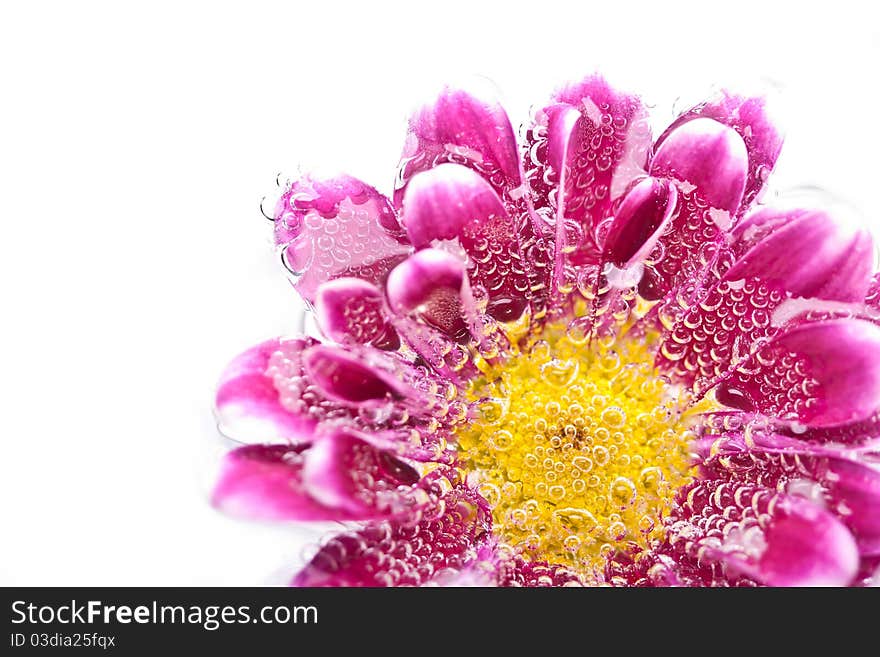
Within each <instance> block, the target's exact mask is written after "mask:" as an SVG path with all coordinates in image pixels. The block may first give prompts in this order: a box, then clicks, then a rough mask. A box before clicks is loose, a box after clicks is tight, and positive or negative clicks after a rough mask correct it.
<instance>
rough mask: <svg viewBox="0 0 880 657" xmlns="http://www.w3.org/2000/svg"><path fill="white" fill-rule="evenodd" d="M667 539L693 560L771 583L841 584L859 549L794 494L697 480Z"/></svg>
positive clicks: (824, 514)
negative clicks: (713, 564)
mask: <svg viewBox="0 0 880 657" xmlns="http://www.w3.org/2000/svg"><path fill="white" fill-rule="evenodd" d="M682 499H683V503H682V505H681V508H680V510H679V511H678V514H679V515H678V516H676V517H674V518H673V519H672V522H671V523H670V524H669V526H668V539H669V541H670V543H672V544H673V545H678V546H680V547H681V548H683V549H684V551H685V552H686V553H688V554H690V555H691V556H692V557H696V558H698V559H700V560H710V561H720V562H722V563H723V564H724V565H725V566H726V567H727V568H728V570H729V571H731V572H732V574H734V575H736V574H744V575H746V576H747V577H750V578H753V579H755V580H757V581H759V582H761V583H763V584H766V585H768V586H846V585H848V584H850V583H851V582H852V581H853V578H854V577H855V575H856V572H857V570H858V566H859V554H858V548H857V547H856V544H855V541H854V539H853V537H852V534H851V533H850V532H849V530H848V529H847V528H846V527H845V526H844V525H843V524H842V523H841V522H840V521H839V520H837V518H835V517H834V516H833V515H831V514H830V513H828V512H827V511H825V510H823V509H822V508H821V507H819V506H817V505H816V504H813V503H812V502H810V501H808V500H806V499H804V498H801V497H797V496H791V495H785V494H781V493H777V492H775V491H773V490H770V489H766V488H761V487H758V486H753V485H750V484H742V483H739V482H730V483H728V482H706V481H703V482H698V483H697V484H695V485H694V486H693V487H692V488H691V489H690V490H689V491H687V493H686V494H683V495H682Z"/></svg>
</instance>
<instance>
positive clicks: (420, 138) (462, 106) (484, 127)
mask: <svg viewBox="0 0 880 657" xmlns="http://www.w3.org/2000/svg"><path fill="white" fill-rule="evenodd" d="M482 95H483V96H486V94H482ZM443 162H454V163H457V164H462V165H464V166H467V167H470V168H472V169H474V170H475V171H477V172H479V173H480V174H481V175H482V176H483V177H485V179H486V180H487V181H489V182H490V183H491V185H492V186H493V187H494V189H495V191H497V192H498V193H499V194H502V195H503V194H504V192H505V191H506V190H511V189H514V188H517V187H519V186H520V185H521V176H520V169H519V150H518V148H517V144H516V136H515V134H514V131H513V127H512V126H511V124H510V120H509V119H508V118H507V113H506V112H505V111H504V108H503V107H501V105H500V104H499V103H498V102H497V100H496V99H494V98H489V97H478V96H477V95H475V94H472V93H469V92H467V91H464V90H462V89H454V88H451V87H446V88H445V89H443V91H442V92H441V93H440V94H439V95H438V97H437V98H436V100H435V101H434V102H433V104H430V105H427V106H425V107H423V108H421V109H420V110H419V111H417V112H416V113H415V114H413V116H412V117H411V118H410V121H409V137H408V139H407V142H406V147H405V148H404V151H403V155H402V158H401V162H400V168H399V173H398V182H397V186H396V189H395V192H394V202H395V205H396V206H397V207H400V204H401V201H402V200H403V194H404V190H405V189H406V185H407V184H408V183H409V181H410V179H411V178H412V177H413V176H415V175H416V174H417V173H419V172H421V171H426V170H428V169H431V168H433V167H434V166H437V165H438V164H441V163H443Z"/></svg>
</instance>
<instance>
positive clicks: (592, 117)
mask: <svg viewBox="0 0 880 657" xmlns="http://www.w3.org/2000/svg"><path fill="white" fill-rule="evenodd" d="M536 124H537V126H536V127H534V128H533V129H532V131H531V132H530V134H531V135H533V138H538V139H540V142H538V143H534V144H531V145H530V149H529V152H530V153H531V154H532V158H533V162H534V164H535V165H536V166H535V167H534V168H530V170H529V174H528V178H529V181H530V183H531V184H532V185H533V189H534V190H535V191H536V193H537V194H538V195H539V196H540V195H542V194H543V195H545V196H546V199H545V200H544V199H540V198H539V199H537V200H536V201H535V206H536V207H537V208H539V209H540V208H544V207H547V206H549V207H550V208H553V207H554V206H555V218H554V220H555V223H556V253H557V256H556V266H555V269H556V271H555V274H554V276H555V280H556V285H557V287H558V286H560V285H562V284H563V282H562V281H563V279H564V278H565V277H566V275H565V274H564V273H563V272H562V266H563V263H565V262H567V263H571V264H572V265H574V266H576V267H577V266H581V265H585V264H597V263H598V258H599V254H600V249H599V246H598V244H597V238H596V234H595V231H596V228H597V226H598V225H599V223H600V222H601V221H602V220H604V219H605V218H607V217H609V216H610V215H611V208H612V205H613V203H614V202H615V201H616V200H617V199H619V198H620V197H621V196H622V195H623V194H624V193H625V192H626V191H627V189H628V188H629V186H630V183H631V182H632V181H633V180H634V179H635V178H636V177H637V176H639V175H644V167H645V164H646V162H647V156H648V152H649V150H650V139H651V135H650V128H649V126H648V122H647V112H646V110H645V108H644V106H643V105H642V102H641V100H640V99H639V98H638V97H636V96H633V95H630V94H626V93H622V92H620V91H617V90H616V89H614V88H612V87H611V86H610V85H609V84H608V82H607V81H605V80H604V79H603V78H602V77H600V76H598V75H593V76H590V77H587V78H585V79H584V80H582V81H581V82H578V83H576V84H572V85H569V86H567V87H565V88H563V89H561V90H560V91H558V92H557V94H556V95H555V97H554V102H553V104H551V105H549V106H548V107H546V108H545V109H544V110H542V111H540V112H539V113H538V114H537V116H536ZM547 181H549V182H550V183H551V185H552V183H553V182H558V188H557V191H556V194H555V198H554V196H553V192H552V186H551V187H548V186H547V184H546V183H547ZM563 253H564V258H563V257H562V254H563Z"/></svg>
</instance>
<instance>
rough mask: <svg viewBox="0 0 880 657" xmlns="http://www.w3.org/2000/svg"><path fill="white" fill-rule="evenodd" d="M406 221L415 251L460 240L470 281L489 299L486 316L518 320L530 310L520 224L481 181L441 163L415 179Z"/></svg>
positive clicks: (462, 169)
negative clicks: (480, 287)
mask: <svg viewBox="0 0 880 657" xmlns="http://www.w3.org/2000/svg"><path fill="white" fill-rule="evenodd" d="M403 218H404V222H405V224H406V230H407V233H408V234H409V237H410V240H411V241H412V243H413V245H415V247H416V248H425V247H429V246H431V245H432V244H434V243H435V241H438V240H439V241H443V240H449V241H452V240H457V241H458V243H459V245H460V246H461V248H463V249H464V251H465V253H467V255H468V277H469V278H470V280H471V282H472V284H473V285H479V286H482V287H483V288H484V289H485V290H486V292H487V293H488V296H489V305H488V308H487V312H488V313H489V314H490V315H492V316H493V317H495V318H496V319H500V320H503V321H508V320H515V319H518V318H519V317H520V315H522V312H523V310H525V307H526V305H527V296H526V295H527V294H528V293H529V281H528V277H527V275H526V272H525V271H524V269H523V257H522V254H521V253H520V251H519V240H518V236H517V229H516V225H515V224H514V222H513V220H512V219H511V218H510V217H509V216H508V214H507V211H506V210H505V208H504V206H503V205H502V203H501V200H500V199H499V198H498V195H497V194H496V193H495V191H494V190H493V189H492V187H491V186H490V185H489V183H487V182H486V181H485V180H484V179H483V178H482V177H480V176H479V175H478V174H476V173H475V172H474V171H472V170H471V169H467V168H465V167H463V166H459V165H456V164H441V165H439V166H437V167H435V168H433V169H431V170H430V171H426V172H424V173H422V174H419V175H418V176H416V177H415V178H413V179H412V182H411V183H410V184H409V187H408V188H407V191H406V196H405V197H404V200H403Z"/></svg>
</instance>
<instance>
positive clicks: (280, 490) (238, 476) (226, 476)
mask: <svg viewBox="0 0 880 657" xmlns="http://www.w3.org/2000/svg"><path fill="white" fill-rule="evenodd" d="M308 448H309V445H308V444H305V445H299V446H295V447H292V446H289V445H247V446H245V447H240V448H238V449H236V450H234V451H232V452H230V453H229V454H227V455H226V458H225V460H224V462H223V467H222V470H221V473H220V476H219V478H218V480H217V484H216V485H215V487H214V492H213V495H212V504H213V505H214V506H215V507H217V508H218V509H220V510H221V511H223V512H225V513H228V514H230V515H234V516H238V517H244V518H254V519H260V520H324V519H327V518H334V517H335V516H336V515H337V512H335V511H334V510H333V509H329V508H327V507H325V506H323V505H321V504H319V503H318V502H317V501H316V500H315V499H313V498H312V497H311V496H309V495H308V493H307V492H306V490H305V489H304V487H303V484H302V468H303V462H304V460H305V457H304V456H303V452H304V451H306V450H307V449H308Z"/></svg>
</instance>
